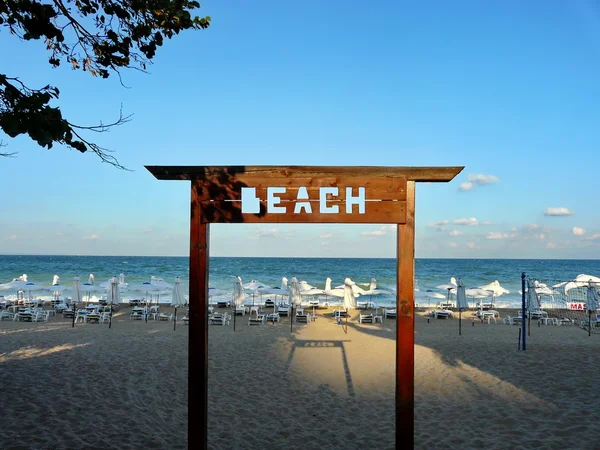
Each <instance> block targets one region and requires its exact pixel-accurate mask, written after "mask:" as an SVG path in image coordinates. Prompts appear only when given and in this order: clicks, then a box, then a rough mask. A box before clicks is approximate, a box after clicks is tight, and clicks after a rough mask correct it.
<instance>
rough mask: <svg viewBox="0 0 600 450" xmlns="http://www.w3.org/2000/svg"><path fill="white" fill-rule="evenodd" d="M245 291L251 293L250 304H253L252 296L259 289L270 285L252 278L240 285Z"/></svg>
mask: <svg viewBox="0 0 600 450" xmlns="http://www.w3.org/2000/svg"><path fill="white" fill-rule="evenodd" d="M242 287H243V288H244V289H245V290H246V291H248V292H249V293H250V294H252V305H254V297H255V296H256V295H257V294H258V290H259V289H267V288H269V287H271V286H269V285H267V284H265V283H261V282H260V281H258V280H252V281H250V282H249V283H246V284H244V285H243V286H242Z"/></svg>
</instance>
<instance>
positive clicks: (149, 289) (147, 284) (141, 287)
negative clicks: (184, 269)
mask: <svg viewBox="0 0 600 450" xmlns="http://www.w3.org/2000/svg"><path fill="white" fill-rule="evenodd" d="M128 290H129V291H138V292H143V293H144V294H145V295H146V296H148V295H150V296H152V295H156V293H157V292H161V291H163V290H164V288H163V287H161V286H160V285H157V284H154V283H152V282H151V281H144V282H143V283H142V284H137V285H133V286H129V289H128ZM150 303H152V297H150Z"/></svg>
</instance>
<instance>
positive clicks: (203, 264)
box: [188, 180, 210, 449]
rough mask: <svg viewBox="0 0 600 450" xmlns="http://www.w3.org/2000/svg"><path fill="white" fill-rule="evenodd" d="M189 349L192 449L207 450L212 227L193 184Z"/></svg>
mask: <svg viewBox="0 0 600 450" xmlns="http://www.w3.org/2000/svg"><path fill="white" fill-rule="evenodd" d="M190 216H191V217H190V290H189V308H190V314H189V322H188V323H189V337H188V341H189V348H188V448H190V449H191V448H193V449H207V448H208V439H207V429H208V314H207V299H208V258H209V254H210V252H209V241H210V236H209V224H207V223H202V217H201V211H200V201H199V200H198V195H197V189H196V185H195V183H194V181H193V180H192V193H191V214H190Z"/></svg>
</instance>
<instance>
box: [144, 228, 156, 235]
mask: <svg viewBox="0 0 600 450" xmlns="http://www.w3.org/2000/svg"><path fill="white" fill-rule="evenodd" d="M142 231H143V232H144V234H148V233H152V232H153V231H154V229H153V228H144V229H143V230H142Z"/></svg>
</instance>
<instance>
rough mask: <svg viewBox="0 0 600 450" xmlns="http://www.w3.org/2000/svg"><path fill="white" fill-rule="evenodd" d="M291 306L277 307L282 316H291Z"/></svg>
mask: <svg viewBox="0 0 600 450" xmlns="http://www.w3.org/2000/svg"><path fill="white" fill-rule="evenodd" d="M290 309H291V308H290V306H288V305H279V306H278V307H277V314H279V315H280V316H289V315H290Z"/></svg>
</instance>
